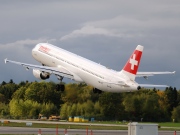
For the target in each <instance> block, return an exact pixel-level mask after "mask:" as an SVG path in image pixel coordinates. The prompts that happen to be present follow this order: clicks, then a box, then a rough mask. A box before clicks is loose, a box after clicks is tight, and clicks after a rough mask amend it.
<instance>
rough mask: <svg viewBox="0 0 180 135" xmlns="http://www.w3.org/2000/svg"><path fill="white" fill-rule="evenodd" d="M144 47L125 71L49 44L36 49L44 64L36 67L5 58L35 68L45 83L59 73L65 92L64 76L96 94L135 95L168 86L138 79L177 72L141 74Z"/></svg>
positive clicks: (60, 87)
mask: <svg viewBox="0 0 180 135" xmlns="http://www.w3.org/2000/svg"><path fill="white" fill-rule="evenodd" d="M142 52H143V46H141V45H138V46H137V47H136V49H135V51H134V52H133V53H132V55H131V56H130V58H129V60H128V61H127V63H126V64H125V66H124V68H123V69H122V70H121V71H114V70H111V69H108V68H106V67H105V66H102V65H100V64H98V63H95V62H93V61H90V60H88V59H85V58H83V57H80V56H78V55H76V54H73V53H71V52H68V51H66V50H63V49H61V48H58V47H56V46H54V45H51V44H49V43H39V44H37V45H36V46H35V47H34V48H33V50H32V56H33V57H34V59H36V60H37V61H38V62H40V63H41V64H42V66H40V65H32V64H26V63H21V62H16V61H12V60H8V59H5V63H7V62H10V63H14V64H19V65H22V66H23V67H25V68H26V69H30V68H31V69H33V74H34V76H35V77H36V78H39V79H42V80H45V79H48V78H49V77H50V75H51V74H55V75H56V76H57V78H58V79H59V80H60V84H58V88H59V90H61V91H64V89H65V87H64V85H63V84H62V83H61V82H62V79H63V78H64V77H66V78H69V79H72V80H74V81H77V82H84V83H86V84H89V85H92V86H93V87H94V89H93V92H94V93H101V92H102V91H107V92H131V91H137V90H139V89H141V87H167V85H150V84H138V83H137V82H135V77H144V78H147V77H148V76H153V75H155V74H174V73H175V71H174V72H137V71H138V67H139V64H140V60H141V56H142Z"/></svg>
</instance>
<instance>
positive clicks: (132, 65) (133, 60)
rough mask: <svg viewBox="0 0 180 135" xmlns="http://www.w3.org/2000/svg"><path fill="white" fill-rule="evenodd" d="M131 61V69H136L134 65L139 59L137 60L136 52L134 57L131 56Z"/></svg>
mask: <svg viewBox="0 0 180 135" xmlns="http://www.w3.org/2000/svg"><path fill="white" fill-rule="evenodd" d="M129 63H131V70H134V66H135V65H136V66H137V65H138V61H137V60H136V54H133V58H132V59H131V58H130V61H129Z"/></svg>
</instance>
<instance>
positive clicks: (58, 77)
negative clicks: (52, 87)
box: [56, 76, 65, 92]
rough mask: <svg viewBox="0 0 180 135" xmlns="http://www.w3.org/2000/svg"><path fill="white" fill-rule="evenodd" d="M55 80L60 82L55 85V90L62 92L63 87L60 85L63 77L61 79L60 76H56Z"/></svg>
mask: <svg viewBox="0 0 180 135" xmlns="http://www.w3.org/2000/svg"><path fill="white" fill-rule="evenodd" d="M57 79H58V80H60V84H57V85H56V90H57V91H62V92H63V91H64V90H65V86H64V84H63V83H62V80H63V77H62V76H57Z"/></svg>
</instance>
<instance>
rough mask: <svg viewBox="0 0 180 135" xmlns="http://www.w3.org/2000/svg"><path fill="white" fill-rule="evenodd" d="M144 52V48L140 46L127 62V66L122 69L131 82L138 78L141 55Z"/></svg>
mask: <svg viewBox="0 0 180 135" xmlns="http://www.w3.org/2000/svg"><path fill="white" fill-rule="evenodd" d="M142 52H143V46H141V45H138V46H137V47H136V49H135V50H134V52H133V54H132V55H131V57H130V58H129V60H128V61H127V63H126V65H125V66H124V68H123V69H122V72H123V73H124V74H125V75H126V76H128V77H129V78H130V79H131V80H134V79H135V77H136V73H137V71H138V67H139V64H140V60H141V55H142Z"/></svg>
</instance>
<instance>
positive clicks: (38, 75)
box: [33, 69, 50, 80]
mask: <svg viewBox="0 0 180 135" xmlns="http://www.w3.org/2000/svg"><path fill="white" fill-rule="evenodd" d="M33 75H34V76H35V77H36V78H38V79H41V80H45V79H48V78H49V77H50V74H49V73H47V72H42V71H40V70H37V69H33Z"/></svg>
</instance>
